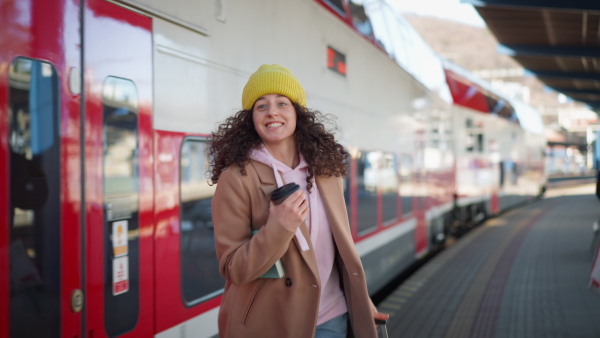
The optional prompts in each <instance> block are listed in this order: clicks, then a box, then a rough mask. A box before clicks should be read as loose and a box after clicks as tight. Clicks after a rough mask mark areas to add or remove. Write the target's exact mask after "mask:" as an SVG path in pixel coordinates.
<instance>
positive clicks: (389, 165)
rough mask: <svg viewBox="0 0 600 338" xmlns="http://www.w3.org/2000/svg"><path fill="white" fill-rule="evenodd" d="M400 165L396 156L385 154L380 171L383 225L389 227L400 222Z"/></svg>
mask: <svg viewBox="0 0 600 338" xmlns="http://www.w3.org/2000/svg"><path fill="white" fill-rule="evenodd" d="M397 167H398V163H397V161H396V155H394V154H390V153H385V154H383V156H382V157H381V168H380V169H379V189H380V191H381V200H382V204H383V205H382V213H383V215H382V216H383V224H384V225H389V224H392V223H394V222H395V221H397V220H398V202H399V198H400V196H399V194H398V189H399V188H400V186H399V182H398V181H399V180H398V178H399V177H398V170H397Z"/></svg>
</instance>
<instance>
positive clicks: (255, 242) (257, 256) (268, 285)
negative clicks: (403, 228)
mask: <svg viewBox="0 0 600 338" xmlns="http://www.w3.org/2000/svg"><path fill="white" fill-rule="evenodd" d="M246 173H247V175H246V176H243V175H241V174H240V169H239V167H238V166H232V167H230V168H228V169H227V170H225V171H224V172H223V173H222V174H221V176H220V177H219V183H218V184H217V190H216V192H215V196H214V198H213V202H212V203H213V205H212V208H213V223H214V228H215V242H216V249H217V257H218V259H219V266H220V271H221V274H222V275H223V277H224V278H225V279H226V284H225V293H224V294H223V300H222V302H221V309H220V312H219V332H220V336H221V337H232V338H233V337H243V338H251V337H261V338H262V337H278V338H279V337H298V338H307V337H313V336H314V331H315V326H316V323H317V315H318V308H319V297H320V288H321V286H320V281H319V274H318V271H317V262H316V258H315V255H314V250H313V247H312V243H311V241H310V236H309V233H308V229H307V227H306V224H304V223H303V224H302V225H301V230H302V233H303V234H304V237H305V238H306V239H307V242H308V244H309V246H310V249H309V250H308V251H304V252H303V251H301V249H300V245H299V244H298V242H297V240H296V237H295V236H294V233H293V232H290V231H288V230H285V229H283V228H282V227H280V226H269V224H267V219H268V218H269V194H270V193H271V191H273V190H275V188H276V187H277V184H276V183H275V176H274V174H273V169H272V168H271V167H269V166H267V165H265V164H263V163H260V162H256V161H253V160H251V161H250V164H248V165H247V166H246ZM315 181H316V184H317V186H318V187H319V191H320V192H321V198H322V200H323V203H324V205H325V210H326V211H327V216H328V219H329V223H330V224H331V230H332V233H333V237H334V240H335V244H336V247H337V255H336V262H337V264H338V270H339V272H340V274H341V276H342V278H341V280H342V283H343V285H342V288H343V290H344V294H345V296H346V303H347V305H348V312H349V321H350V324H351V325H350V327H349V336H350V337H352V336H354V337H358V338H369V337H376V332H375V327H374V320H373V312H372V311H373V310H372V309H373V308H372V302H371V300H370V298H369V295H368V292H367V286H366V280H365V275H364V271H363V268H362V265H361V262H360V258H359V256H358V254H357V253H356V249H355V247H354V242H353V241H352V236H351V234H350V229H349V226H348V216H347V214H346V207H345V204H344V198H343V188H342V179H341V178H339V177H329V178H328V177H316V178H315ZM263 225H264V227H263V228H262V229H261V230H260V231H259V232H258V233H257V234H256V235H254V236H251V230H258V229H260V228H261V227H262V226H263ZM277 259H281V261H282V263H283V267H284V270H285V276H284V277H283V278H281V279H262V278H258V277H259V276H261V275H262V274H263V273H265V272H266V271H267V270H268V269H269V268H270V267H271V266H272V265H273V264H274V263H275V262H276V261H277Z"/></svg>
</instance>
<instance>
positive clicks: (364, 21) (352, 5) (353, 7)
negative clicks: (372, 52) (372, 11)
mask: <svg viewBox="0 0 600 338" xmlns="http://www.w3.org/2000/svg"><path fill="white" fill-rule="evenodd" d="M348 10H349V11H350V17H351V18H352V24H353V25H354V28H356V30H358V31H359V32H360V33H361V34H362V35H364V36H366V37H368V38H370V39H375V34H374V33H373V25H372V24H371V19H370V18H369V16H368V15H367V12H366V11H365V7H364V4H363V3H362V1H360V3H359V2H358V1H356V0H349V1H348Z"/></svg>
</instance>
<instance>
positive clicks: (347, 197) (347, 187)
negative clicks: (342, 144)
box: [342, 149, 352, 227]
mask: <svg viewBox="0 0 600 338" xmlns="http://www.w3.org/2000/svg"><path fill="white" fill-rule="evenodd" d="M346 150H348V149H346ZM351 161H352V160H351V159H348V176H346V177H345V178H344V179H343V181H342V182H343V184H344V202H346V213H347V214H348V220H349V222H348V225H349V226H350V227H352V201H351V193H352V188H351V184H352V181H351V180H352V178H351V177H352V164H351Z"/></svg>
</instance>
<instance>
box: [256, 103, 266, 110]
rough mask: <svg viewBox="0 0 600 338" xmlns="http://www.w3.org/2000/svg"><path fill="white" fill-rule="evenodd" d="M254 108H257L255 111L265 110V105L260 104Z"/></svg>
mask: <svg viewBox="0 0 600 338" xmlns="http://www.w3.org/2000/svg"><path fill="white" fill-rule="evenodd" d="M256 108H257V109H265V108H267V105H264V104H260V105H258V107H256Z"/></svg>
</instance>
